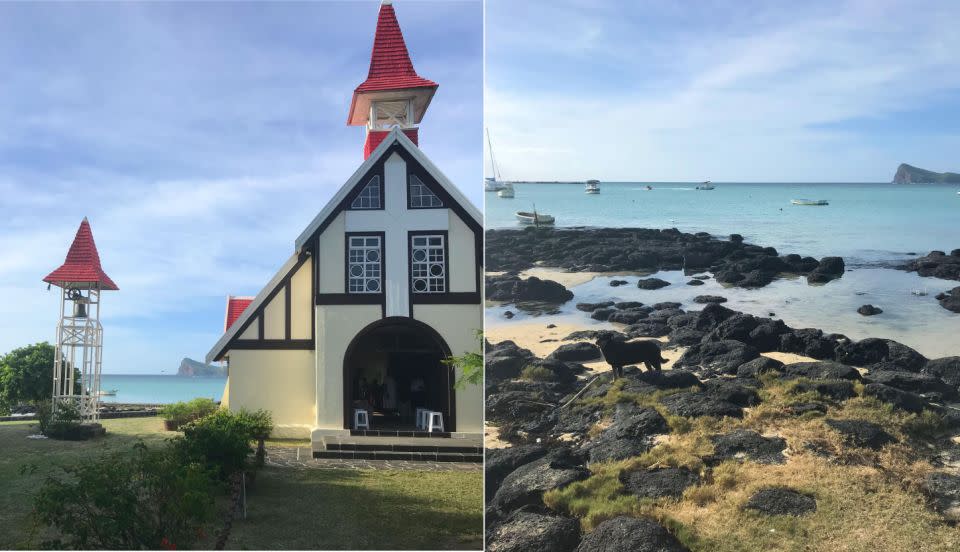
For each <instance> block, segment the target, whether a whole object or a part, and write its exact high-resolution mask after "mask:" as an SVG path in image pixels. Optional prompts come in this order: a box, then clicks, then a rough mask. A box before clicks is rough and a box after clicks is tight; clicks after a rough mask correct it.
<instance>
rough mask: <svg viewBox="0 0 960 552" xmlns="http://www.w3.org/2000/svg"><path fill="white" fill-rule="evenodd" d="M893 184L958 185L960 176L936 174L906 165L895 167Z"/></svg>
mask: <svg viewBox="0 0 960 552" xmlns="http://www.w3.org/2000/svg"><path fill="white" fill-rule="evenodd" d="M893 183H894V184H960V174H957V173H952V172H944V173H938V172H933V171H928V170H926V169H920V168H917V167H914V166H911V165H907V164H906V163H901V164H900V166H899V167H897V174H895V175H894V176H893Z"/></svg>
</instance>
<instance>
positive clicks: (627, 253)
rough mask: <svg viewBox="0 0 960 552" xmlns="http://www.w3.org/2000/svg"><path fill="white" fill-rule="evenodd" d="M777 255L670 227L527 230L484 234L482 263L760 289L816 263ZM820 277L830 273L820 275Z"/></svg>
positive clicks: (495, 268)
mask: <svg viewBox="0 0 960 552" xmlns="http://www.w3.org/2000/svg"><path fill="white" fill-rule="evenodd" d="M808 261H809V257H800V256H799V255H786V256H782V257H781V256H779V255H778V252H777V251H776V250H775V249H773V248H770V247H767V248H764V247H759V246H756V245H751V244H747V243H744V242H743V238H742V237H741V236H738V235H733V236H732V237H731V239H730V241H723V240H718V239H716V238H714V237H712V236H710V235H709V234H706V233H697V234H687V233H683V232H680V231H679V230H676V229H673V228H670V229H664V230H656V229H648V228H529V229H524V230H513V229H496V230H494V229H491V230H487V231H486V262H487V269H488V270H491V271H520V270H524V269H527V268H530V267H533V266H535V265H540V266H550V267H558V268H561V269H565V270H568V271H571V272H583V271H597V272H621V271H623V272H633V271H644V272H656V271H658V270H681V269H683V270H686V271H688V272H689V273H696V272H703V271H706V270H710V271H711V272H713V274H714V277H715V279H716V280H717V281H719V282H721V283H732V284H734V285H738V286H746V287H760V286H763V285H766V284H768V283H769V282H771V281H773V280H774V279H775V278H776V277H777V276H778V274H779V273H781V272H796V273H798V274H808V273H809V272H810V271H812V270H814V269H816V268H817V265H818V264H819V263H817V262H816V261H815V260H814V261H813V263H810V262H808ZM823 274H828V273H827V272H823Z"/></svg>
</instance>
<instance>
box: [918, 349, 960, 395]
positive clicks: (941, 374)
mask: <svg viewBox="0 0 960 552" xmlns="http://www.w3.org/2000/svg"><path fill="white" fill-rule="evenodd" d="M921 372H922V373H924V374H928V375H931V376H935V377H938V378H940V379H941V380H943V382H944V383H946V384H947V385H950V386H952V387H955V388H957V390H958V391H960V356H952V357H943V358H935V359H932V360H930V361H927V363H926V364H925V365H924V366H923V369H922V370H921Z"/></svg>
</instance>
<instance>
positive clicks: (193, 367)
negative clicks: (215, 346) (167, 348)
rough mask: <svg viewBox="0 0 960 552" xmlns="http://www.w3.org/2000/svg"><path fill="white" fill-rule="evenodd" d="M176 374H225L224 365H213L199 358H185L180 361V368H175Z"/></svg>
mask: <svg viewBox="0 0 960 552" xmlns="http://www.w3.org/2000/svg"><path fill="white" fill-rule="evenodd" d="M177 375H178V376H207V377H209V376H226V375H227V368H226V366H214V365H212V364H204V363H202V362H200V361H199V360H193V359H192V358H185V359H183V360H181V361H180V369H179V370H177Z"/></svg>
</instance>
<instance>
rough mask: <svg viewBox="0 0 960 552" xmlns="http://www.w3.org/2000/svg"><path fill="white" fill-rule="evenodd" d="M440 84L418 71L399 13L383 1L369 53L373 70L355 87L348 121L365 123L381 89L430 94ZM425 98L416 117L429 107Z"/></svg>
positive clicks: (350, 123) (389, 3)
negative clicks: (418, 90)
mask: <svg viewBox="0 0 960 552" xmlns="http://www.w3.org/2000/svg"><path fill="white" fill-rule="evenodd" d="M438 86H439V85H438V84H437V83H435V82H433V81H432V80H428V79H425V78H423V77H421V76H420V75H418V74H417V71H416V70H415V69H414V68H413V61H411V60H410V53H409V52H408V51H407V44H406V42H404V40H403V31H401V30H400V23H399V22H397V14H396V12H394V10H393V3H392V2H391V0H383V2H382V3H381V4H380V14H379V16H378V17H377V30H376V33H375V34H374V37H373V51H372V52H371V54H370V70H369V72H368V73H367V80H365V81H363V82H362V83H361V84H360V86H358V87H357V88H356V89H355V90H354V91H353V100H352V101H351V102H350V114H349V115H348V117H347V124H349V125H363V124H366V122H367V119H368V114H367V113H366V110H367V109H369V100H370V98H369V96H370V95H371V94H375V93H378V92H381V93H382V92H396V91H403V90H411V89H427V90H426V91H427V93H428V95H429V96H430V97H432V96H433V92H434V91H435V90H436V89H437V87H438ZM427 103H429V98H427V99H426V102H421V103H420V105H419V106H417V107H418V111H419V113H418V115H419V116H418V117H417V120H418V121H419V119H420V118H421V117H422V116H423V111H424V110H426V104H427Z"/></svg>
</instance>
